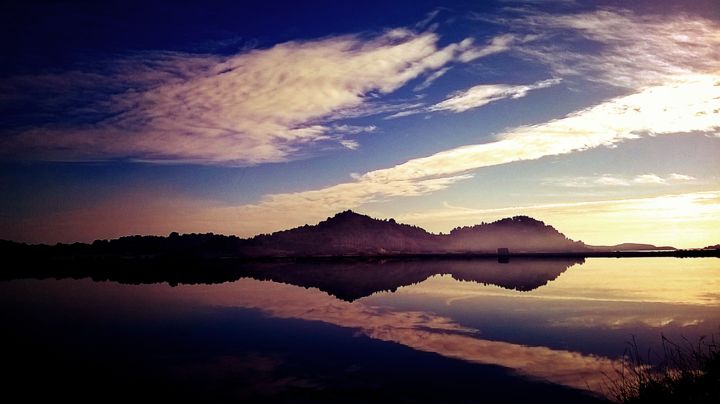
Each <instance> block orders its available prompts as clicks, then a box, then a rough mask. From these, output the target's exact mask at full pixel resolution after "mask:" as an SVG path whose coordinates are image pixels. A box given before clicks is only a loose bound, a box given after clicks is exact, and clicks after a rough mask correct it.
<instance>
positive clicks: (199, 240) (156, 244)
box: [0, 210, 675, 258]
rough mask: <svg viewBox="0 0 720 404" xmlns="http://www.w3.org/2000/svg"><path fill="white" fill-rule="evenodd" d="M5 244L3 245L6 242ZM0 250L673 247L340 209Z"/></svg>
mask: <svg viewBox="0 0 720 404" xmlns="http://www.w3.org/2000/svg"><path fill="white" fill-rule="evenodd" d="M8 243H10V244H8ZM0 247H1V248H0V249H1V250H2V251H5V252H8V251H9V252H14V253H21V252H23V251H24V252H26V253H29V251H30V250H29V249H32V252H33V253H40V254H49V255H53V256H56V255H59V256H107V255H111V256H132V257H138V256H140V257H151V256H163V255H178V256H184V255H186V256H199V257H239V258H253V257H302V256H319V257H322V256H382V255H412V254H494V253H496V252H497V251H498V249H499V248H508V249H509V250H510V251H511V252H513V253H578V254H580V253H592V252H598V251H601V252H614V251H623V250H642V249H647V250H663V249H667V250H675V249H674V248H673V247H656V246H654V245H651V244H637V243H623V244H618V245H615V246H591V245H587V244H585V243H583V242H582V241H575V240H572V239H570V238H569V237H567V236H565V235H564V234H563V233H561V232H560V231H558V230H557V229H555V228H554V227H553V226H551V225H548V224H545V223H544V222H542V221H540V220H537V219H534V218H532V217H529V216H514V217H509V218H504V219H500V220H497V221H494V222H490V223H484V222H483V223H480V224H476V225H472V226H464V227H457V228H455V229H453V230H452V231H450V232H449V233H448V234H443V233H439V234H435V233H430V232H428V231H427V230H425V229H423V228H421V227H418V226H414V225H409V224H402V223H398V222H396V221H395V220H394V219H375V218H372V217H370V216H368V215H363V214H359V213H356V212H353V211H351V210H346V211H343V212H339V213H337V214H335V215H334V216H332V217H328V218H327V219H325V220H323V221H320V222H319V223H317V224H315V225H308V224H306V225H303V226H298V227H295V228H291V229H286V230H281V231H277V232H274V233H270V234H259V235H256V236H254V237H250V238H245V239H243V238H240V237H237V236H233V235H231V236H225V235H217V234H213V233H206V234H197V233H191V234H184V235H180V234H178V233H176V232H173V233H170V235H169V236H167V237H164V236H139V235H134V236H124V237H120V238H117V239H112V240H96V241H94V242H93V243H91V244H85V243H73V244H56V245H54V246H49V245H26V244H20V243H14V242H4V243H2V244H0Z"/></svg>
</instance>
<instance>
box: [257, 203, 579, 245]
mask: <svg viewBox="0 0 720 404" xmlns="http://www.w3.org/2000/svg"><path fill="white" fill-rule="evenodd" d="M498 248H509V249H510V250H512V251H516V252H558V251H563V252H568V251H588V248H587V247H586V246H585V245H584V244H583V243H581V242H576V241H573V240H570V239H569V238H567V237H565V235H563V234H562V233H560V232H559V231H557V230H556V229H554V228H553V227H552V226H548V225H546V224H545V223H543V222H541V221H539V220H535V219H533V218H530V217H527V216H516V217H513V218H507V219H502V220H498V221H497V222H493V223H487V224H480V225H476V226H472V227H462V228H456V229H454V230H452V231H451V232H450V234H433V233H429V232H427V231H425V230H424V229H422V228H420V227H417V226H411V225H407V224H400V223H397V222H396V221H395V220H393V219H388V220H379V219H373V218H371V217H369V216H366V215H361V214H358V213H355V212H352V211H349V210H348V211H344V212H341V213H338V214H336V215H335V216H333V217H329V218H327V220H325V221H322V222H320V223H318V224H317V225H316V226H309V225H305V226H302V227H297V228H294V229H290V230H285V231H280V232H277V233H273V234H268V235H260V236H256V237H254V238H252V239H251V240H249V243H248V246H247V248H246V249H245V253H247V254H249V255H254V256H262V255H283V256H296V255H373V254H393V253H397V254H413V253H463V252H465V253H495V252H496V251H497V249H498Z"/></svg>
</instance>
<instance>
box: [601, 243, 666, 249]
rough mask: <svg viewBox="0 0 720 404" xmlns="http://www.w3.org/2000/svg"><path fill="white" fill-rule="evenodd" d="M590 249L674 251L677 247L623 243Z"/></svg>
mask: <svg viewBox="0 0 720 404" xmlns="http://www.w3.org/2000/svg"><path fill="white" fill-rule="evenodd" d="M587 247H588V248H590V249H592V250H594V251H672V250H675V249H676V248H675V247H670V246H662V247H658V246H655V245H652V244H638V243H622V244H616V245H606V246H600V245H589V246H587Z"/></svg>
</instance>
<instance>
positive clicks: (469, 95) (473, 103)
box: [385, 76, 562, 119]
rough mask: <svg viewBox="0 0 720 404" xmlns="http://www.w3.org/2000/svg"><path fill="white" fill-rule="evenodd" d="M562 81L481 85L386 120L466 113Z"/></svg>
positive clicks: (396, 114)
mask: <svg viewBox="0 0 720 404" xmlns="http://www.w3.org/2000/svg"><path fill="white" fill-rule="evenodd" d="M430 78H432V76H431V77H429V78H428V79H430ZM561 81H562V79H559V78H553V79H548V80H543V81H539V82H537V83H534V84H524V85H508V84H481V85H477V86H474V87H470V88H468V89H467V90H463V91H457V92H455V93H453V94H450V95H449V96H448V97H447V98H446V99H445V100H443V101H441V102H439V103H437V104H434V105H430V106H428V107H420V108H418V107H414V108H410V109H405V110H402V111H399V112H396V113H394V114H392V115H389V116H387V117H386V118H385V119H394V118H401V117H404V116H410V115H415V114H422V113H428V112H439V111H448V112H455V113H459V112H465V111H468V110H471V109H475V108H480V107H482V106H484V105H487V104H489V103H491V102H494V101H499V100H502V99H506V98H512V99H516V98H522V97H525V96H526V95H527V93H528V92H529V91H532V90H537V89H541V88H547V87H550V86H554V85H556V84H558V83H560V82H561ZM422 85H425V83H423V84H422ZM422 85H421V86H422Z"/></svg>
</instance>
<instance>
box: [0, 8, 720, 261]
mask: <svg viewBox="0 0 720 404" xmlns="http://www.w3.org/2000/svg"><path fill="white" fill-rule="evenodd" d="M0 34H1V35H2V38H3V39H2V40H0V54H2V58H1V60H2V63H0V190H1V192H0V239H9V240H15V241H23V242H31V243H56V242H76V241H84V242H87V241H92V240H94V239H105V238H116V237H120V236H123V235H131V234H156V235H166V234H168V233H170V232H172V231H178V232H180V233H191V232H197V233H206V232H214V233H221V234H235V235H238V236H241V237H249V236H253V235H256V234H260V233H270V232H273V231H277V230H281V229H286V228H291V227H295V226H300V225H304V224H306V223H308V224H314V223H317V222H319V221H321V220H324V219H325V218H327V217H329V216H332V215H334V214H335V213H337V212H339V211H342V210H346V209H352V210H354V211H356V212H360V213H364V214H368V215H370V216H373V217H377V218H391V217H392V218H395V219H396V220H397V221H400V222H404V223H410V224H414V225H418V226H421V227H423V228H425V229H427V230H429V231H432V232H436V233H439V232H448V231H450V230H451V229H452V228H454V227H457V226H464V225H472V224H477V223H481V222H487V221H493V220H497V219H500V218H503V217H508V216H514V215H529V216H532V217H534V218H537V219H539V220H543V221H545V222H546V223H548V224H551V225H553V226H555V227H556V228H557V229H558V230H560V231H562V232H564V233H565V234H566V235H567V236H568V237H571V238H573V239H576V240H582V241H584V242H586V243H589V244H596V245H607V244H617V243H620V242H647V243H653V244H657V245H673V246H676V247H685V248H687V247H704V246H706V245H710V244H717V243H720V159H719V158H718V157H720V3H718V2H717V1H714V0H697V1H670V0H659V1H582V0H556V1H550V0H547V1H543V0H534V1H513V0H496V1H483V2H477V1H426V0H420V1H374V0H367V1H363V2H362V4H361V5H360V4H357V3H353V2H337V1H309V2H283V1H279V2H278V1H270V0H265V1H243V2H234V1H226V2H223V1H210V2H207V1H205V2H194V1H184V2H160V1H142V2H140V1H133V0H130V1H122V2H114V1H108V2H93V1H22V2H19V1H18V2H13V1H10V2H3V4H2V5H0Z"/></svg>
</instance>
